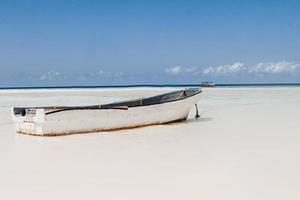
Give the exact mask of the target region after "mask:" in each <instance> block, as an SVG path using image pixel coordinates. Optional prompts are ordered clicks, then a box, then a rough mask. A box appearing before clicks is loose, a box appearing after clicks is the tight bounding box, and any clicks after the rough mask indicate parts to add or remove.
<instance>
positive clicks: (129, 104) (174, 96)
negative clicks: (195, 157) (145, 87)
mask: <svg viewBox="0 0 300 200" xmlns="http://www.w3.org/2000/svg"><path fill="white" fill-rule="evenodd" d="M201 92H202V89H201V88H189V89H185V90H179V91H174V92H169V93H165V94H161V95H157V96H153V97H148V98H144V99H137V100H130V101H124V102H115V103H111V104H104V105H92V106H74V107H55V106H52V107H27V108H14V114H15V115H22V116H25V115H26V113H27V112H28V111H29V112H30V110H35V109H49V110H50V109H51V110H53V111H50V112H47V113H46V115H49V114H53V113H57V112H62V111H69V110H98V109H105V110H106V109H117V110H128V108H133V107H141V106H151V105H157V104H163V103H169V102H174V101H179V100H183V99H187V98H189V97H192V96H194V95H197V94H199V93H201Z"/></svg>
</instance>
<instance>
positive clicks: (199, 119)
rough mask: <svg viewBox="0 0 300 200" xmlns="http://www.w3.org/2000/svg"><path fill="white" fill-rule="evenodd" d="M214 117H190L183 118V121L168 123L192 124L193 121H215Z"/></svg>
mask: <svg viewBox="0 0 300 200" xmlns="http://www.w3.org/2000/svg"><path fill="white" fill-rule="evenodd" d="M213 120H214V119H213V118H211V117H200V118H198V119H195V118H188V119H186V120H182V121H177V122H170V123H167V124H169V125H175V124H191V123H200V122H209V121H213Z"/></svg>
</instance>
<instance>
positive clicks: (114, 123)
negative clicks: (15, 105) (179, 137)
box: [13, 93, 201, 136]
mask: <svg viewBox="0 0 300 200" xmlns="http://www.w3.org/2000/svg"><path fill="white" fill-rule="evenodd" d="M200 95H201V94H200V93H198V94H195V95H193V96H191V97H188V98H186V99H182V100H178V101H171V102H164V103H161V104H154V105H148V106H137V107H129V108H128V109H84V110H66V111H62V112H55V113H51V114H47V113H46V111H45V109H42V108H41V109H36V111H35V113H34V115H32V116H30V115H29V116H16V115H13V117H14V122H15V127H16V131H17V132H19V133H25V134H30V135H40V136H55V135H68V134H76V133H88V132H99V131H112V130H118V129H126V128H135V127H142V126H148V125H155V124H165V123H170V122H174V121H181V120H185V119H186V118H187V116H188V114H189V112H190V110H191V107H192V106H194V104H196V103H197V102H198V101H199V100H200Z"/></svg>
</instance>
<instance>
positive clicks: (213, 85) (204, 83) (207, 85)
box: [201, 82, 215, 87]
mask: <svg viewBox="0 0 300 200" xmlns="http://www.w3.org/2000/svg"><path fill="white" fill-rule="evenodd" d="M201 86H202V87H215V84H214V82H202V84H201Z"/></svg>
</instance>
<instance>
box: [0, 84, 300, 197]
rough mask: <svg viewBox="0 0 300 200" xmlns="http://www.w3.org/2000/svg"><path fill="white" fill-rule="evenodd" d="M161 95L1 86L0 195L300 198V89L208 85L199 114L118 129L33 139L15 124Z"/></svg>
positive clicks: (144, 92) (139, 92)
mask: <svg viewBox="0 0 300 200" xmlns="http://www.w3.org/2000/svg"><path fill="white" fill-rule="evenodd" d="M163 92H164V90H162V89H155V90H150V89H144V88H139V89H136V90H134V89H130V90H125V91H124V90H121V91H120V90H118V89H114V90H112V91H110V90H108V89H90V90H87V89H85V90H26V91H24V90H11V91H8V90H2V91H0V111H1V112H0V199H21V198H22V199H55V198H56V199H100V198H102V199H218V200H219V199H228V200H229V199H230V200H233V199H237V200H240V199H249V200H250V199H251V200H252V199H256V200H257V199H262V200H265V199H272V200H274V199H289V200H291V199H300V190H299V188H300V170H299V168H300V156H299V155H300V87H273V88H205V89H204V90H203V97H202V100H201V101H200V102H199V104H198V105H199V109H200V114H201V118H200V119H199V120H195V119H194V115H195V110H194V109H193V110H192V111H191V113H190V116H189V119H188V120H187V121H185V122H181V123H173V124H167V125H158V126H149V127H144V128H138V129H129V130H120V131H114V132H101V133H92V134H80V135H70V136H62V137H34V136H28V135H22V134H16V133H15V131H14V127H13V124H12V120H11V107H12V106H30V105H33V106H41V105H54V104H55V105H88V104H101V103H107V102H111V101H115V100H125V99H131V98H137V97H141V96H151V95H154V94H159V93H163Z"/></svg>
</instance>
